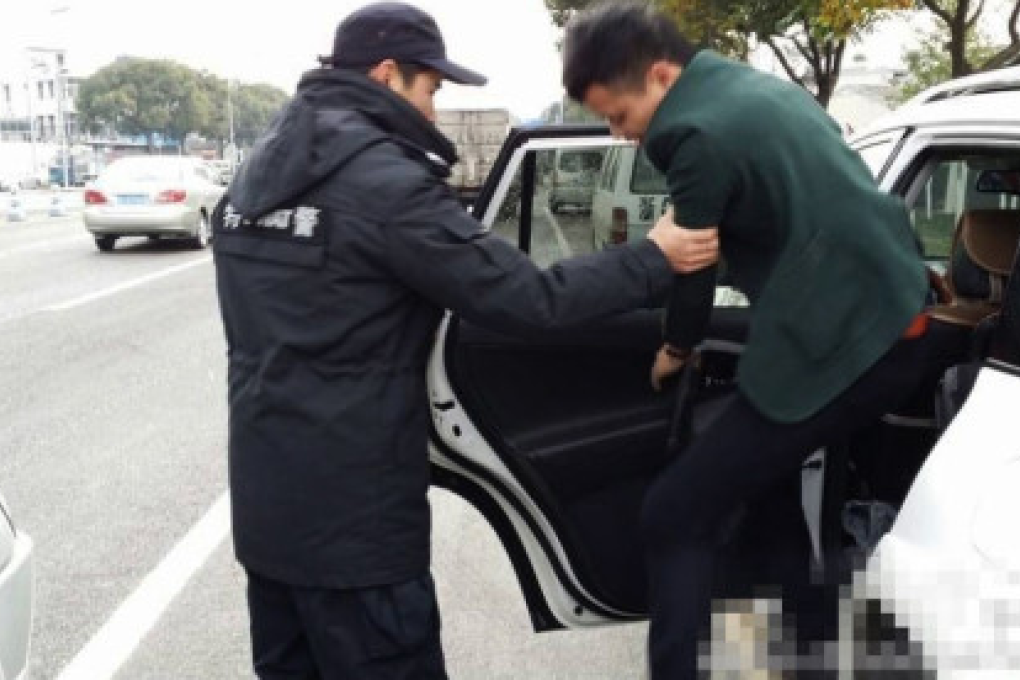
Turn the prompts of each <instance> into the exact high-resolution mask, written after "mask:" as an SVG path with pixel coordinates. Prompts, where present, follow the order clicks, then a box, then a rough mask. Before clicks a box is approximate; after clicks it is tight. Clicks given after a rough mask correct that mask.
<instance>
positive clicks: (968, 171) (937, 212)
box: [910, 149, 1020, 261]
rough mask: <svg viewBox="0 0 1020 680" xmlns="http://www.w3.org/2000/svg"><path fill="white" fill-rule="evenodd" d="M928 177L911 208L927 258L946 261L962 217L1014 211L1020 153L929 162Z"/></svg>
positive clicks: (951, 156) (970, 155)
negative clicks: (986, 211) (970, 212)
mask: <svg viewBox="0 0 1020 680" xmlns="http://www.w3.org/2000/svg"><path fill="white" fill-rule="evenodd" d="M927 167H928V170H929V174H927V176H925V175H922V177H923V178H924V184H923V186H922V187H921V189H920V191H919V192H918V193H917V197H916V199H915V200H914V204H913V205H912V206H911V209H910V218H911V222H912V224H913V226H914V231H915V232H916V233H917V236H918V240H919V241H920V242H921V246H922V248H923V250H924V256H925V259H928V260H933V261H945V260H947V259H948V258H949V252H950V249H951V248H952V243H953V233H954V232H955V230H956V225H957V223H958V222H959V220H960V216H961V215H962V214H963V213H964V212H965V211H967V210H976V209H982V208H985V209H987V208H992V209H1007V210H1015V209H1017V208H1018V193H1020V186H1018V187H1016V188H1013V187H1012V186H1011V184H1010V183H1011V182H1012V181H1020V151H1018V152H1014V153H1012V154H1010V153H1003V152H1002V151H1001V150H992V149H990V150H988V151H972V152H967V153H954V154H946V155H942V156H941V157H937V158H934V159H932V161H930V163H929V165H928V166H927Z"/></svg>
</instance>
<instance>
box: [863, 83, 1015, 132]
mask: <svg viewBox="0 0 1020 680" xmlns="http://www.w3.org/2000/svg"><path fill="white" fill-rule="evenodd" d="M912 101H913V103H910V102H908V103H907V104H904V105H903V106H901V107H900V108H898V109H896V110H895V111H893V112H891V113H889V114H888V115H886V116H883V117H882V118H880V119H878V120H877V121H875V122H874V123H872V124H871V125H870V126H868V127H867V128H866V129H864V130H862V131H861V132H859V133H858V134H856V135H854V136H853V138H852V140H851V141H855V140H858V139H863V138H864V137H870V136H872V135H875V134H879V133H882V132H886V131H890V130H896V129H900V128H908V127H909V128H917V127H932V126H940V125H973V126H996V127H1008V128H1014V127H1015V128H1016V129H1017V131H1018V132H1020V89H1017V90H1013V89H1006V90H992V91H983V92H978V93H958V94H954V95H951V96H948V97H944V98H934V99H929V100H926V101H925V100H917V101H914V100H912Z"/></svg>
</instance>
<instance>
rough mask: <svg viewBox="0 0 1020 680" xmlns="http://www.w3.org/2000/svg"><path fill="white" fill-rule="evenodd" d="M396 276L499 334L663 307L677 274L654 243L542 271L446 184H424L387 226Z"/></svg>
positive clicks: (572, 260)
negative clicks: (459, 200) (477, 217)
mask: <svg viewBox="0 0 1020 680" xmlns="http://www.w3.org/2000/svg"><path fill="white" fill-rule="evenodd" d="M385 230H386V244H387V258H388V261H389V263H390V266H391V268H392V271H393V274H394V275H395V276H396V277H398V278H399V279H400V280H402V281H403V282H404V284H405V285H407V286H408V287H409V288H412V289H413V290H415V291H417V292H418V293H419V294H421V295H422V296H424V297H426V298H428V299H429V300H431V301H432V302H433V303H435V304H437V305H440V306H442V307H445V308H447V309H450V310H453V311H454V312H456V313H457V314H460V315H461V316H463V317H464V318H465V319H468V320H469V321H471V322H473V323H477V324H479V325H482V326H486V327H488V328H492V329H493V330H498V331H502V332H508V333H522V332H528V331H535V330H539V331H541V330H551V329H555V328H561V327H566V326H572V325H577V324H582V323H584V322H587V321H591V320H594V319H597V318H599V317H604V316H608V315H611V314H615V313H620V312H623V311H627V310H632V309H636V308H639V307H641V306H644V305H648V304H649V303H652V302H654V301H656V300H659V301H661V299H662V298H663V297H664V296H665V294H666V292H667V291H668V288H669V285H670V282H671V280H672V270H671V269H670V267H669V263H668V261H667V260H666V257H665V256H664V255H663V254H662V252H661V251H660V250H659V247H658V246H657V245H656V244H655V243H653V242H652V241H649V240H647V239H645V240H643V242H642V243H640V244H636V245H634V246H627V247H621V248H616V249H612V250H608V251H604V252H601V253H597V254H593V255H581V256H576V257H572V258H569V259H566V260H563V261H561V262H558V263H556V264H554V265H552V266H551V267H549V268H548V269H544V270H543V269H539V268H538V267H537V266H536V265H535V264H534V263H533V262H532V261H531V260H530V259H529V258H528V256H527V255H525V254H524V253H522V252H521V251H520V250H518V249H517V248H516V247H514V246H513V245H512V244H510V243H509V242H507V241H505V240H503V239H502V238H500V237H498V236H495V235H492V234H489V233H486V232H484V231H483V230H482V228H481V225H479V223H478V222H477V221H476V220H475V219H474V218H473V217H471V216H470V215H468V214H467V213H466V212H465V211H464V209H463V208H462V207H461V206H460V205H459V204H458V203H457V201H456V199H455V198H454V197H453V196H452V194H450V192H449V189H448V187H446V186H445V185H443V184H441V183H440V182H439V181H424V180H423V181H420V182H418V183H417V185H416V186H415V187H413V188H412V189H411V190H410V191H408V192H407V193H406V194H405V200H404V201H403V204H402V205H401V206H397V207H396V210H395V212H394V214H393V217H392V218H391V219H390V221H389V222H388V224H386V225H385Z"/></svg>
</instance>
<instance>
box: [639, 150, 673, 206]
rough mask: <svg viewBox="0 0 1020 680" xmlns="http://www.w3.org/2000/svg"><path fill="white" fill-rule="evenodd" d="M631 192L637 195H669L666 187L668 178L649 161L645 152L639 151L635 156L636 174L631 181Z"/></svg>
mask: <svg viewBox="0 0 1020 680" xmlns="http://www.w3.org/2000/svg"><path fill="white" fill-rule="evenodd" d="M630 190H631V191H632V192H634V193H635V194H661V195H663V196H665V195H666V194H668V193H669V188H668V187H667V186H666V177H665V176H664V175H663V174H662V173H661V172H659V171H658V170H656V169H655V166H654V165H652V162H651V161H650V160H648V156H647V155H646V154H645V150H644V149H643V148H642V149H638V150H637V153H635V154H634V174H633V175H632V177H631V181H630Z"/></svg>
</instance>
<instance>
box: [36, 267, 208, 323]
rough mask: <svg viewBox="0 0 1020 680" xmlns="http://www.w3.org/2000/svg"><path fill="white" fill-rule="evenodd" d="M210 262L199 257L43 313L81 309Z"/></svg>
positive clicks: (53, 307)
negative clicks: (91, 303) (97, 301)
mask: <svg viewBox="0 0 1020 680" xmlns="http://www.w3.org/2000/svg"><path fill="white" fill-rule="evenodd" d="M210 261H212V255H206V256H205V257H201V258H199V259H197V260H191V261H190V262H184V263H183V264H178V265H175V266H173V267H167V268H166V269H163V270H162V271H158V272H153V273H152V274H147V275H145V276H142V277H140V278H137V279H133V280H131V281H125V282H124V283H118V284H117V285H115V286H110V287H109V288H104V289H103V290H100V291H96V292H95V293H89V294H88V295H83V296H81V297H77V298H74V299H73V300H68V301H67V302H61V303H58V304H55V305H50V306H48V307H43V311H44V312H63V311H66V310H68V309H73V308H74V307H81V306H82V305H87V304H89V303H90V302H95V301H96V300H101V299H103V298H105V297H109V296H111V295H116V294H117V293H120V292H123V291H125V290H128V289H131V288H137V287H138V286H143V285H145V284H146V283H151V282H152V281H156V280H158V279H162V278H164V277H167V276H170V275H171V274H176V273H177V272H181V271H184V270H185V269H191V268H192V267H197V266H198V265H200V264H206V263H207V262H210Z"/></svg>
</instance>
